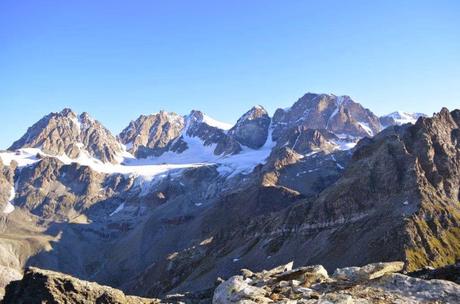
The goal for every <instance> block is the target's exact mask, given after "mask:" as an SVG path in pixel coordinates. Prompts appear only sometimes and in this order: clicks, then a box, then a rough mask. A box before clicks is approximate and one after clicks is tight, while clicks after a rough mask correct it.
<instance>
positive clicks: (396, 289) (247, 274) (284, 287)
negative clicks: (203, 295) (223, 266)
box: [212, 262, 460, 304]
mask: <svg viewBox="0 0 460 304" xmlns="http://www.w3.org/2000/svg"><path fill="white" fill-rule="evenodd" d="M402 264H403V263H401V262H392V263H379V264H370V265H366V266H364V267H354V268H353V269H337V270H336V271H335V273H334V275H333V276H331V277H329V275H328V273H327V271H326V270H325V269H324V268H323V267H322V266H320V265H317V266H310V267H301V268H297V269H294V270H292V269H291V267H292V264H291V265H288V266H287V267H277V268H275V269H273V270H270V271H263V272H259V273H252V272H251V271H249V270H242V275H237V276H233V277H231V278H230V279H228V280H226V281H224V282H223V283H221V284H220V285H219V286H218V287H217V288H216V290H215V292H214V297H213V301H212V303H213V304H231V303H247V304H250V303H305V304H306V303H311V304H315V303H318V304H319V303H349V304H352V303H381V304H385V303H457V302H459V301H460V285H457V284H455V283H453V282H448V281H442V280H432V281H425V280H422V279H417V278H412V277H409V276H406V275H403V274H400V273H398V272H399V271H401V270H402Z"/></svg>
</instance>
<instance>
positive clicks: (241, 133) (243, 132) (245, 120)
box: [228, 106, 270, 149]
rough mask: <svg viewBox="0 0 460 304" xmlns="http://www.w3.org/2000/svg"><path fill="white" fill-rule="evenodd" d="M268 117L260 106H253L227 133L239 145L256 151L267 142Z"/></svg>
mask: <svg viewBox="0 0 460 304" xmlns="http://www.w3.org/2000/svg"><path fill="white" fill-rule="evenodd" d="M269 126H270V117H269V116H268V113H267V111H266V110H265V109H264V108H263V107H262V106H255V107H253V108H251V109H250V110H249V111H248V112H246V113H245V114H244V115H243V116H241V118H239V119H238V121H237V123H236V124H235V126H234V127H233V128H232V129H230V131H229V132H228V133H229V135H231V136H232V137H234V138H235V139H236V140H237V141H238V142H240V143H241V144H243V145H245V146H247V147H249V148H252V149H258V148H260V147H262V146H263V145H264V144H265V142H266V141H267V137H268V128H269Z"/></svg>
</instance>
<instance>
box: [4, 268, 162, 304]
mask: <svg viewBox="0 0 460 304" xmlns="http://www.w3.org/2000/svg"><path fill="white" fill-rule="evenodd" d="M2 303H3V304H35V303H37V304H39V303H56V304H58V303H59V304H60V303H88V304H89V303H100V304H103V303H106V304H109V303H110V304H125V303H126V304H147V303H148V304H153V303H160V301H159V300H157V299H145V298H140V297H134V296H127V295H125V294H124V293H123V292H122V291H120V290H118V289H115V288H111V287H108V286H102V285H99V284H97V283H92V282H88V281H83V280H79V279H76V278H73V277H71V276H69V275H65V274H62V273H59V272H54V271H49V270H42V269H39V268H34V267H30V268H28V269H27V270H26V272H25V273H24V278H23V279H22V280H21V281H14V282H11V283H10V284H9V285H8V286H7V287H6V292H5V297H4V299H3V302H2Z"/></svg>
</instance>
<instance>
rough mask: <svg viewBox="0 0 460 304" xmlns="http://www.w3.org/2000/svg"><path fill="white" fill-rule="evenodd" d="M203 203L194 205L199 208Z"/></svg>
mask: <svg viewBox="0 0 460 304" xmlns="http://www.w3.org/2000/svg"><path fill="white" fill-rule="evenodd" d="M201 205H203V203H195V206H197V207H200V206H201Z"/></svg>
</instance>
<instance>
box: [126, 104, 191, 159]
mask: <svg viewBox="0 0 460 304" xmlns="http://www.w3.org/2000/svg"><path fill="white" fill-rule="evenodd" d="M184 127H185V119H184V117H183V116H181V115H178V114H176V113H174V112H167V111H163V110H162V111H160V112H158V113H155V114H150V115H141V116H139V117H138V118H137V119H136V120H133V121H131V122H130V123H129V125H128V126H127V127H126V128H125V129H124V130H123V131H121V133H120V134H119V135H118V138H119V139H120V141H121V142H122V143H123V144H124V145H126V148H127V150H128V151H129V152H130V153H132V154H133V155H135V156H136V157H141V158H144V157H147V156H151V155H154V156H158V155H160V154H162V153H163V152H165V151H166V150H167V149H168V147H169V145H170V144H171V143H172V141H174V140H175V139H176V138H178V137H179V136H180V134H181V132H182V130H183V128H184Z"/></svg>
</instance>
